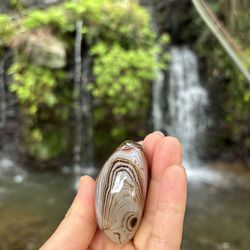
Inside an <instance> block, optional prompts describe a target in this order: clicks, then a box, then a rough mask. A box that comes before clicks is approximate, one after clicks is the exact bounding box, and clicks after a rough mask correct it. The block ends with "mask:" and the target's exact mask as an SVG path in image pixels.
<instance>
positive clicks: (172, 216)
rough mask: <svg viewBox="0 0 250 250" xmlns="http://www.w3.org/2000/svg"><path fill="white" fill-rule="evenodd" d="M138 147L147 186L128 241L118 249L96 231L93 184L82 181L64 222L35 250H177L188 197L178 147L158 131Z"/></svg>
mask: <svg viewBox="0 0 250 250" xmlns="http://www.w3.org/2000/svg"><path fill="white" fill-rule="evenodd" d="M142 144H143V147H144V149H145V151H146V155H147V158H148V163H149V187H148V194H147V200H146V204H145V209H144V214H143V217H142V220H141V224H140V226H139V228H138V230H137V232H136V234H135V236H134V238H133V240H131V241H130V242H128V243H127V244H125V245H121V244H117V243H114V242H112V241H111V240H109V239H108V238H107V236H106V235H105V234H104V233H102V232H101V231H100V229H99V228H98V227H97V222H96V217H95V207H94V190H95V181H94V180H93V179H92V178H91V177H89V176H84V177H82V178H81V180H80V183H79V187H78V192H77V195H76V197H75V200H74V201H73V203H72V205H71V207H70V209H69V211H68V213H67V214H66V216H65V218H64V220H63V221H62V222H61V224H60V225H59V227H58V228H57V230H56V231H55V233H54V234H53V235H52V236H51V238H50V239H49V240H48V241H47V242H46V243H45V244H44V245H43V246H42V247H41V248H40V250H50V249H60V250H68V249H70V250H84V249H97V250H100V249H108V250H112V249H115V250H119V249H123V250H130V249H138V250H140V249H141V250H145V249H153V250H155V249H159V250H160V249H165V250H178V249H180V244H181V239H182V228H183V220H184V214H185V207H186V198H187V178H186V172H185V169H184V168H183V167H182V166H181V159H182V151H181V145H180V143H179V141H178V140H177V139H175V138H173V137H164V136H163V135H162V134H161V133H158V132H155V133H152V134H149V135H148V136H147V137H146V138H145V139H144V141H143V142H142Z"/></svg>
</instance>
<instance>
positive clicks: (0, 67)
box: [0, 60, 6, 128]
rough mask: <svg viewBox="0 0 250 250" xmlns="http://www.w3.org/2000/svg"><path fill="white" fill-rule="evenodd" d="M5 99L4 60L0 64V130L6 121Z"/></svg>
mask: <svg viewBox="0 0 250 250" xmlns="http://www.w3.org/2000/svg"><path fill="white" fill-rule="evenodd" d="M5 99H6V98H5V83H4V60H2V61H1V62H0V128H3V127H4V126H5V121H6V107H5V102H6V100H5Z"/></svg>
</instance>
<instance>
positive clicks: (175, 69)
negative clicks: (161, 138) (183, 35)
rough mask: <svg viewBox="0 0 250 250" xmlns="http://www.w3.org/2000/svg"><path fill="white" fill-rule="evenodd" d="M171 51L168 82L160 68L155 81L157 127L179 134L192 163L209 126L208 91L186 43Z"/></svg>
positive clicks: (186, 155) (184, 154)
mask: <svg viewBox="0 0 250 250" xmlns="http://www.w3.org/2000/svg"><path fill="white" fill-rule="evenodd" d="M170 53H171V56H172V60H171V63H170V66H169V79H168V84H167V85H166V84H165V82H164V77H163V73H162V72H161V71H159V76H158V78H157V79H156V80H155V82H154V84H153V120H154V129H155V130H162V131H164V132H165V133H166V134H168V135H171V136H175V137H177V138H178V139H179V140H180V142H181V144H182V147H183V157H184V159H186V161H187V162H193V161H194V159H196V158H197V154H196V153H195V152H196V151H197V144H199V143H201V138H202V137H203V136H204V133H205V128H206V123H207V118H206V115H205V107H206V106H207V104H208V97H207V92H206V90H205V89H204V88H203V87H202V86H201V81H200V78H199V73H198V62H197V57H196V55H195V53H194V52H193V51H191V50H190V49H189V48H188V47H185V46H183V47H172V48H171V50H170Z"/></svg>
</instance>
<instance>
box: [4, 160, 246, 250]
mask: <svg viewBox="0 0 250 250" xmlns="http://www.w3.org/2000/svg"><path fill="white" fill-rule="evenodd" d="M233 169H237V167H235V166H229V167H228V165H227V164H224V163H221V164H216V166H212V167H210V168H203V169H197V170H189V169H187V174H188V179H189V182H188V203H187V212H186V217H185V224H184V235H183V242H182V247H181V250H203V249H204V250H206V249H209V250H211V249H218V250H221V249H233V250H236V249H237V250H248V249H249V246H250V237H249V235H250V213H249V211H250V173H249V172H247V171H245V170H243V169H241V170H239V171H234V170H233ZM64 170H65V171H62V173H58V172H56V173H55V172H34V171H30V170H27V169H22V168H19V167H18V166H15V165H14V164H13V163H12V162H11V161H10V160H8V159H1V160H0V221H1V223H0V250H20V249H23V250H32V249H38V248H39V247H40V246H41V245H42V244H43V243H44V242H45V241H46V239H48V237H49V236H50V235H51V233H52V232H53V231H54V230H55V229H56V227H57V226H58V224H59V223H60V221H61V220H62V219H63V217H64V215H65V213H66V212H67V210H68V208H69V206H70V204H71V202H72V201H73V199H74V196H75V194H76V189H75V183H76V177H75V176H74V175H73V174H72V173H71V172H70V171H68V169H67V168H65V169H64Z"/></svg>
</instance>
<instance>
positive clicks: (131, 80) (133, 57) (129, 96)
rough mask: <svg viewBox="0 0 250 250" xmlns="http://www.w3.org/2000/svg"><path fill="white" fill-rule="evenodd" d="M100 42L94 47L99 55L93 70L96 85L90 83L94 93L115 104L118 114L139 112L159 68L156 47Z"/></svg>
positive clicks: (96, 57) (95, 95)
mask: <svg viewBox="0 0 250 250" xmlns="http://www.w3.org/2000/svg"><path fill="white" fill-rule="evenodd" d="M109 47H110V46H109V45H107V44H105V43H98V44H97V45H96V46H93V47H92V49H91V54H92V55H94V56H95V60H94V68H93V73H94V74H95V75H96V76H97V79H96V82H95V84H89V89H92V91H93V96H94V97H95V98H100V99H103V100H105V101H106V102H107V103H108V104H109V105H111V106H113V107H114V114H123V115H124V114H126V113H127V112H129V113H131V114H135V113H138V111H139V110H140V107H141V105H143V104H145V102H147V101H148V100H145V99H144V98H143V96H145V95H147V94H148V93H147V91H148V89H149V86H148V82H149V80H151V79H152V78H153V77H154V76H155V74H154V72H155V69H156V67H157V65H156V61H155V60H154V57H153V50H151V51H146V50H145V49H137V50H128V51H126V50H124V49H123V48H121V46H120V45H119V44H114V45H113V46H112V47H111V48H109Z"/></svg>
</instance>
